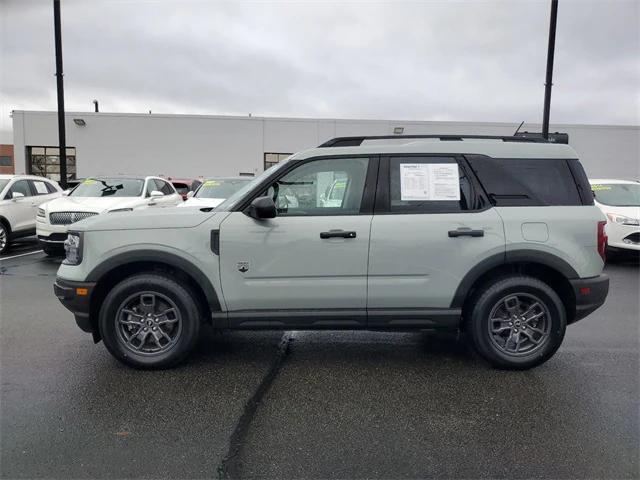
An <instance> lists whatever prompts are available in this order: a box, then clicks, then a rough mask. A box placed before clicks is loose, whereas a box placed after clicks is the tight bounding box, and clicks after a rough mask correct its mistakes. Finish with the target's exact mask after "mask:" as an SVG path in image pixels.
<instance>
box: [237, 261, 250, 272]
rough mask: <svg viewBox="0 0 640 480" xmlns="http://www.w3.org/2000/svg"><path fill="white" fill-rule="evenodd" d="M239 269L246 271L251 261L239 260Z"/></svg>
mask: <svg viewBox="0 0 640 480" xmlns="http://www.w3.org/2000/svg"><path fill="white" fill-rule="evenodd" d="M238 271H239V272H242V273H245V272H248V271H249V262H238Z"/></svg>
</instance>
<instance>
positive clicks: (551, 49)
mask: <svg viewBox="0 0 640 480" xmlns="http://www.w3.org/2000/svg"><path fill="white" fill-rule="evenodd" d="M557 19H558V0H551V18H550V19H549V46H548V49H547V76H546V79H545V84H544V113H543V114H542V136H543V137H544V138H547V139H548V138H549V111H550V109H551V86H552V85H553V56H554V54H555V50H556V21H557Z"/></svg>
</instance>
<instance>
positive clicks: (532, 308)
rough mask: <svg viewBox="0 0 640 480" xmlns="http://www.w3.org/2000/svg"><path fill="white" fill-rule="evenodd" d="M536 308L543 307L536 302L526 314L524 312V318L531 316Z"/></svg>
mask: <svg viewBox="0 0 640 480" xmlns="http://www.w3.org/2000/svg"><path fill="white" fill-rule="evenodd" d="M536 307H541V305H540V303H539V302H534V303H532V304H531V305H530V306H529V308H527V309H526V310H525V311H524V312H522V316H523V317H525V318H526V317H527V315H529V314H530V313H531V312H533V311H534V310H535V309H536ZM541 308H542V307H541Z"/></svg>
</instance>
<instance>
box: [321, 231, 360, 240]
mask: <svg viewBox="0 0 640 480" xmlns="http://www.w3.org/2000/svg"><path fill="white" fill-rule="evenodd" d="M320 238H356V232H354V231H347V230H329V231H328V232H320Z"/></svg>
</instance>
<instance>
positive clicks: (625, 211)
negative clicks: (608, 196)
mask: <svg viewBox="0 0 640 480" xmlns="http://www.w3.org/2000/svg"><path fill="white" fill-rule="evenodd" d="M596 205H598V207H600V210H602V211H603V212H604V213H615V214H616V215H624V216H625V217H629V218H640V207H614V206H611V205H603V204H602V203H598V202H596Z"/></svg>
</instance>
